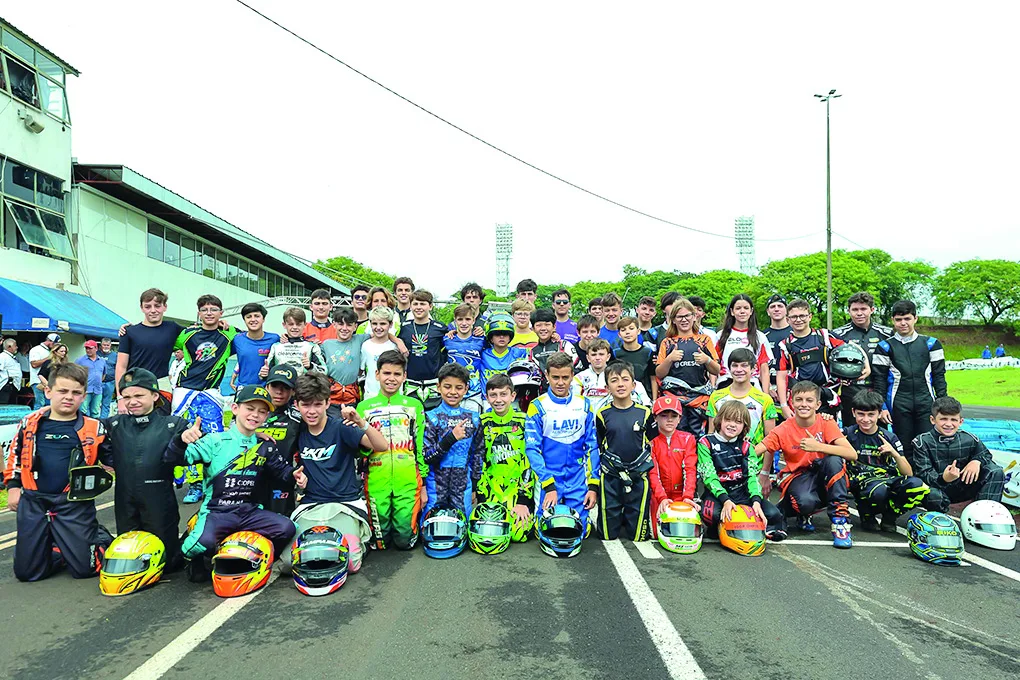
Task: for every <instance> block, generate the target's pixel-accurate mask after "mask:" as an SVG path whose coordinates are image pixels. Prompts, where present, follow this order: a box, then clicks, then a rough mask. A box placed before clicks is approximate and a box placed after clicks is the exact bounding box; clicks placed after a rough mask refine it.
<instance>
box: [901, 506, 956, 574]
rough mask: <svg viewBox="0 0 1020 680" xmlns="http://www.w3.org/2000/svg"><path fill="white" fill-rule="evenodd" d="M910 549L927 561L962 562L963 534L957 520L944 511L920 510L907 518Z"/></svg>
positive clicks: (940, 562) (938, 562)
mask: <svg viewBox="0 0 1020 680" xmlns="http://www.w3.org/2000/svg"><path fill="white" fill-rule="evenodd" d="M907 540H908V541H909V543H910V551H911V552H912V553H914V555H915V556H916V557H917V558H918V559H921V560H924V561H925V562H934V563H935V564H960V558H961V557H963V535H962V534H961V533H960V528H959V527H958V526H956V522H954V521H953V520H952V518H951V517H950V516H949V515H947V514H945V513H943V512H918V513H914V514H913V515H911V516H910V519H909V520H907Z"/></svg>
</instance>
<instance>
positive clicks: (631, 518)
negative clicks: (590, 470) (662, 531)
mask: <svg viewBox="0 0 1020 680" xmlns="http://www.w3.org/2000/svg"><path fill="white" fill-rule="evenodd" d="M629 474H630V481H629V482H625V481H624V480H622V479H620V478H619V477H617V476H616V475H613V474H607V473H605V472H603V473H602V474H601V475H600V477H601V480H602V483H601V489H600V491H599V523H598V531H599V535H601V536H602V538H603V539H605V540H607V541H609V540H612V539H614V538H619V537H620V536H621V535H622V536H623V537H624V538H629V539H631V540H633V541H644V540H646V539H647V538H648V505H649V504H650V503H651V493H650V491H651V490H650V489H649V488H648V473H647V472H632V473H629ZM628 487H629V488H630V491H628V490H627V488H628Z"/></svg>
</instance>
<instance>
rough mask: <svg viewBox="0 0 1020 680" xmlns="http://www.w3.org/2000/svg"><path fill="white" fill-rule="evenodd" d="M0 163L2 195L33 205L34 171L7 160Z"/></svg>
mask: <svg viewBox="0 0 1020 680" xmlns="http://www.w3.org/2000/svg"><path fill="white" fill-rule="evenodd" d="M0 162H2V163H3V165H4V193H5V194H7V195H8V196H13V197H15V198H20V199H21V200H23V201H28V202H29V203H35V170H33V169H32V168H27V167H25V166H24V165H22V164H20V163H16V162H15V161H12V160H11V159H9V158H8V159H5V160H3V161H0Z"/></svg>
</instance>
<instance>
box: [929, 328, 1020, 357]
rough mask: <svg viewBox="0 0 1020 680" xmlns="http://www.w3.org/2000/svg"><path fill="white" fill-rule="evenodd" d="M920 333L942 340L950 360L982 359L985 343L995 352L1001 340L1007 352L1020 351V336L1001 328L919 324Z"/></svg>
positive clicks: (1015, 354) (1015, 352) (1014, 354)
mask: <svg viewBox="0 0 1020 680" xmlns="http://www.w3.org/2000/svg"><path fill="white" fill-rule="evenodd" d="M917 332H918V333H923V334H925V335H932V336H934V337H936V338H938V339H939V341H941V342H942V347H944V348H945V350H946V359H947V360H949V361H963V360H964V359H980V358H981V351H982V350H984V348H985V345H988V347H989V348H990V349H991V350H992V352H993V353H994V351H995V347H996V346H997V345H998V344H999V343H1000V342H1001V343H1003V344H1004V345H1005V346H1006V353H1007V354H1012V355H1013V356H1017V352H1020V338H1017V336H1016V335H1014V334H1013V333H1011V332H1009V331H1007V330H1003V329H1000V328H985V327H983V326H929V327H924V326H920V325H919V326H918V328H917Z"/></svg>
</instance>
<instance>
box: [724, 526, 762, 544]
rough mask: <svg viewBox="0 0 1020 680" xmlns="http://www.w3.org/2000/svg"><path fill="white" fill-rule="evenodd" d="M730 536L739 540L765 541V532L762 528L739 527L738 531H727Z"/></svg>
mask: <svg viewBox="0 0 1020 680" xmlns="http://www.w3.org/2000/svg"><path fill="white" fill-rule="evenodd" d="M726 533H727V534H729V536H730V538H734V539H736V540H738V541H764V540H765V532H764V531H762V530H761V529H737V530H736V531H727V532H726Z"/></svg>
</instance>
